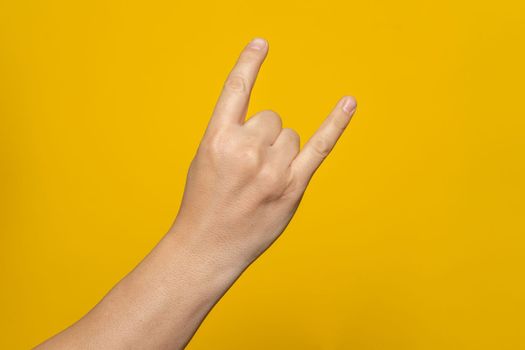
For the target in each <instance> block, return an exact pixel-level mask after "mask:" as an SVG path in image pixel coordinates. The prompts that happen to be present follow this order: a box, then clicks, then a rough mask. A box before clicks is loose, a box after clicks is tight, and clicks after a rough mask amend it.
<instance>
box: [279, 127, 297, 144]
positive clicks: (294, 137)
mask: <svg viewBox="0 0 525 350" xmlns="http://www.w3.org/2000/svg"><path fill="white" fill-rule="evenodd" d="M283 132H284V133H285V134H286V136H287V137H288V138H290V139H291V140H292V141H293V142H294V143H297V144H298V143H300V142H301V137H300V136H299V134H298V133H297V131H295V130H294V129H290V128H284V129H283Z"/></svg>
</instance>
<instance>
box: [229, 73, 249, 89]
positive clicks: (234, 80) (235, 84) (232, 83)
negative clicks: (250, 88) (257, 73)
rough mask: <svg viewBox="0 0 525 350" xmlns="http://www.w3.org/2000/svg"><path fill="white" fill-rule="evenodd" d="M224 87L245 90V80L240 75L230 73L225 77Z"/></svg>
mask: <svg viewBox="0 0 525 350" xmlns="http://www.w3.org/2000/svg"><path fill="white" fill-rule="evenodd" d="M224 87H225V88H226V89H228V90H232V91H236V92H244V91H246V80H245V79H244V78H243V77H242V76H240V75H232V76H229V77H228V79H226V82H225V83H224Z"/></svg>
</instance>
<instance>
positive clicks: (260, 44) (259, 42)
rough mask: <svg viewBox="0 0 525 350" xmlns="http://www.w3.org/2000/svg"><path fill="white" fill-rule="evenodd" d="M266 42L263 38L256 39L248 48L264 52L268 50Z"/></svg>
mask: <svg viewBox="0 0 525 350" xmlns="http://www.w3.org/2000/svg"><path fill="white" fill-rule="evenodd" d="M266 45H267V43H266V40H264V39H262V38H254V39H253V40H252V41H250V43H249V44H248V47H249V48H251V49H255V50H262V49H264V48H266Z"/></svg>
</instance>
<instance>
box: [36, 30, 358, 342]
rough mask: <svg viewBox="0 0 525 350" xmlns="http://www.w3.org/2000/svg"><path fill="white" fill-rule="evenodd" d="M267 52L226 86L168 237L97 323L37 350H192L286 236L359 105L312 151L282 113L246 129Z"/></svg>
mask: <svg viewBox="0 0 525 350" xmlns="http://www.w3.org/2000/svg"><path fill="white" fill-rule="evenodd" d="M267 53H268V43H267V42H266V41H265V40H264V39H260V38H256V39H254V40H252V41H251V42H250V43H249V44H248V45H247V46H246V47H245V48H244V50H243V51H242V52H241V54H240V56H239V59H238V60H237V63H236V64H235V66H234V68H233V69H232V71H231V73H230V74H229V76H228V78H227V79H226V82H225V84H224V86H223V90H222V92H221V95H220V97H219V100H218V101H217V104H216V106H215V109H214V111H213V113H212V116H211V119H210V122H209V124H208V127H207V129H206V132H205V134H204V136H203V139H202V141H201V143H200V145H199V148H198V150H197V152H196V155H195V158H194V159H193V161H192V163H191V165H190V169H189V171H188V175H187V180H186V187H185V190H184V196H183V199H182V203H181V206H180V209H179V212H178V214H177V216H176V219H175V221H174V223H173V225H172V227H171V228H170V230H169V231H168V233H167V234H166V235H165V236H164V237H163V239H162V240H161V241H160V242H159V243H158V244H157V246H156V247H155V248H154V249H153V250H152V251H151V252H150V253H149V254H148V256H147V257H146V258H145V259H144V260H143V261H142V262H141V263H140V264H139V265H138V266H137V267H136V268H135V269H134V270H133V271H132V272H130V273H129V274H128V275H127V276H126V277H125V278H123V279H122V280H121V281H120V282H119V283H118V284H117V285H116V286H115V287H114V288H113V289H112V290H111V291H110V292H109V293H108V294H107V295H106V296H105V297H104V298H103V299H102V300H101V301H100V302H99V303H98V304H97V305H96V306H95V307H94V308H93V309H92V310H91V311H90V312H89V313H88V314H87V315H85V316H84V317H83V318H82V319H80V320H79V321H78V322H76V323H75V324H73V325H72V326H71V327H69V328H67V329H66V330H64V331H62V332H61V333H59V334H57V335H56V336H54V337H53V338H51V339H49V340H47V341H46V342H44V343H43V344H41V345H39V346H37V349H41V350H44V349H183V348H184V347H185V346H186V345H187V344H188V342H189V341H190V339H191V338H192V336H193V334H194V333H195V332H196V330H197V329H198V327H199V326H200V324H201V323H202V321H203V320H204V318H205V317H206V315H207V314H208V312H209V311H210V310H211V309H212V308H213V306H214V305H215V304H216V303H217V301H218V300H219V299H220V298H221V297H222V295H224V293H225V292H226V291H227V290H228V288H229V287H230V286H231V285H232V284H233V283H234V282H235V281H236V280H237V278H238V277H239V276H240V275H241V273H242V272H243V271H244V270H245V269H246V268H247V267H248V266H249V265H250V264H251V263H252V262H253V261H254V260H255V259H256V258H257V257H259V256H260V255H261V254H262V253H263V252H264V251H265V250H266V249H267V248H268V247H269V246H270V245H271V244H272V243H273V242H274V241H275V240H276V239H277V238H278V237H279V235H280V234H281V233H282V232H283V231H284V229H285V228H286V226H287V225H288V223H289V222H290V220H291V218H292V217H293V215H294V213H295V211H296V209H297V207H298V205H299V202H300V201H301V198H302V197H303V193H304V191H305V190H306V187H307V186H308V183H309V182H310V179H311V177H312V175H313V174H314V172H315V171H316V170H317V168H318V167H319V166H320V165H321V163H322V162H323V160H324V159H325V158H326V157H327V156H328V154H329V153H330V151H331V150H332V149H333V147H334V146H335V144H336V142H337V140H338V139H339V137H340V136H341V135H342V133H343V131H344V130H345V128H346V126H347V125H348V123H349V122H350V119H351V118H352V115H353V114H354V112H355V109H356V102H355V99H354V98H353V97H350V96H345V97H343V98H342V99H341V100H340V101H339V102H338V103H337V104H336V106H335V107H334V109H333V110H332V112H331V113H330V115H329V116H328V117H327V118H326V119H325V120H324V122H323V123H322V124H321V126H320V127H319V129H318V130H317V131H316V132H315V133H314V135H312V137H311V138H310V139H309V140H308V142H307V143H306V144H305V145H304V147H303V148H302V149H301V148H300V142H299V136H298V134H297V133H296V132H295V131H293V130H292V129H288V128H282V123H281V119H280V117H279V116H278V115H277V114H276V113H275V112H273V111H262V112H259V113H257V114H255V115H253V116H252V117H251V118H249V119H248V120H246V121H245V119H246V111H247V107H248V103H249V99H250V93H251V90H252V87H253V85H254V83H255V79H256V77H257V74H258V72H259V69H260V67H261V65H262V63H263V61H264V59H265V58H266V55H267Z"/></svg>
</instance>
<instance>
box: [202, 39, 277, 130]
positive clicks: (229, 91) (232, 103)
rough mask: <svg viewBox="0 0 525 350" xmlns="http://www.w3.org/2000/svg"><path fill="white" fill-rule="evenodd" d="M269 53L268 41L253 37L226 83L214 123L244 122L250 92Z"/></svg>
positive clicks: (215, 111)
mask: <svg viewBox="0 0 525 350" xmlns="http://www.w3.org/2000/svg"><path fill="white" fill-rule="evenodd" d="M267 53H268V43H267V42H266V40H264V39H261V38H255V39H253V40H252V41H251V42H250V43H249V44H248V45H247V46H246V47H245V48H244V50H243V51H242V52H241V54H240V56H239V58H238V59H237V63H236V64H235V66H234V67H233V69H232V71H231V72H230V74H229V75H228V78H227V79H226V82H225V83H224V86H223V89H222V92H221V95H220V96H219V99H218V101H217V104H216V105H215V109H214V111H213V114H212V122H213V123H215V124H223V123H238V124H242V122H243V121H244V118H245V116H246V111H247V109H248V102H249V100H250V93H251V91H252V88H253V85H254V84H255V80H256V78H257V74H258V73H259V69H260V68H261V65H262V63H263V61H264V59H265V58H266V54H267Z"/></svg>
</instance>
